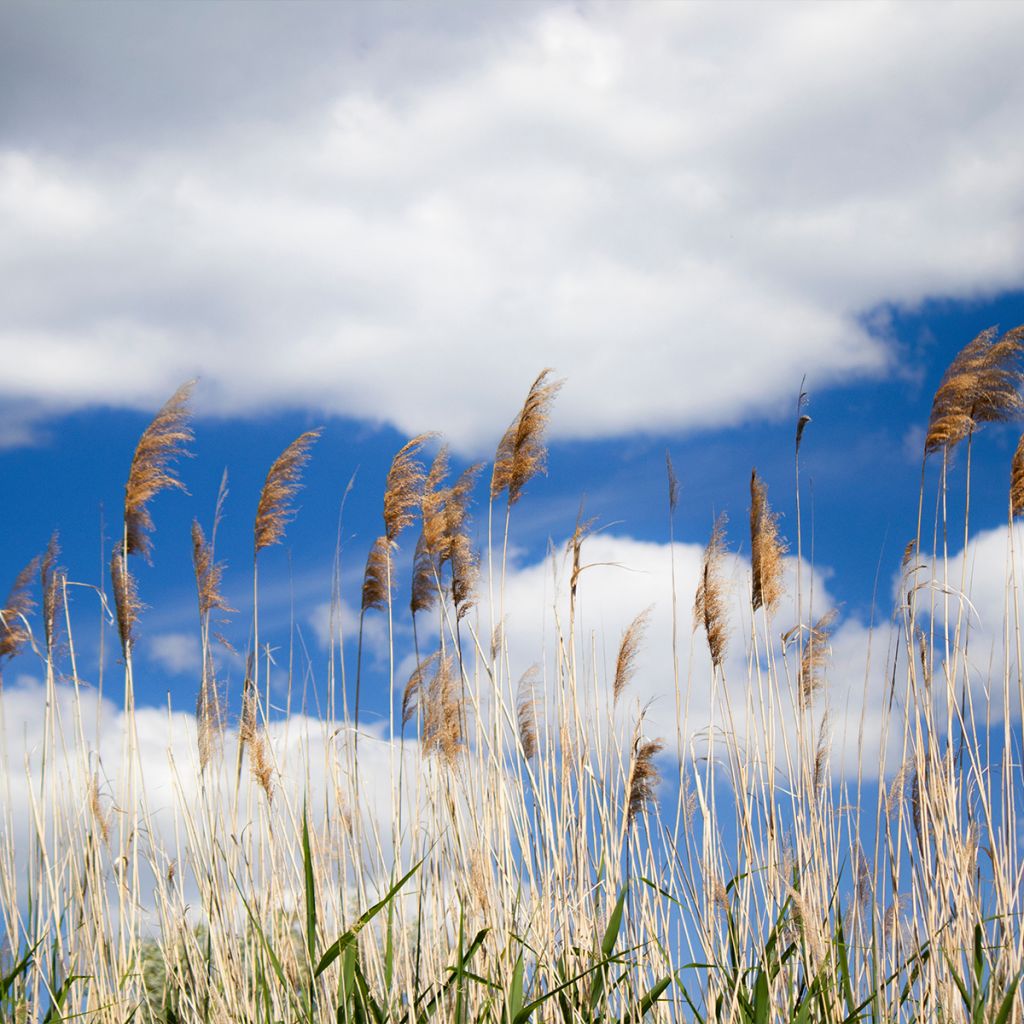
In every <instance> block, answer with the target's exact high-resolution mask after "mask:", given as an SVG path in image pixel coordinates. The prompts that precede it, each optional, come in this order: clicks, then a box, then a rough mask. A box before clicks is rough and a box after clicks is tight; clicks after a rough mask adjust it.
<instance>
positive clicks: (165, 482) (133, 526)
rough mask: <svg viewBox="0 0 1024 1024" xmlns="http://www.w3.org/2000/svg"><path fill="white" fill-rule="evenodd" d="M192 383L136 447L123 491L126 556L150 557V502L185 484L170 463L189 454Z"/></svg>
mask: <svg viewBox="0 0 1024 1024" xmlns="http://www.w3.org/2000/svg"><path fill="white" fill-rule="evenodd" d="M195 384H196V382H195V381H194V380H191V381H188V382H187V383H185V384H182V385H181V387H180V388H178V390H177V391H175V392H174V394H173V395H171V397H170V398H169V399H168V400H167V402H166V403H165V404H164V407H163V408H162V409H161V410H160V411H159V412H158V413H157V414H156V417H155V418H154V419H153V422H152V423H150V425H149V426H148V427H146V429H145V430H144V431H143V433H142V437H140V438H139V443H138V445H136V447H135V454H134V455H133V456H132V465H131V469H130V470H129V472H128V483H127V484H126V485H125V489H124V526H125V536H126V538H127V554H129V555H133V554H135V553H136V552H138V553H139V554H141V555H143V556H144V557H146V558H148V557H149V552H150V549H151V546H152V542H151V541H150V538H149V533H150V531H151V530H152V529H153V518H152V516H150V514H149V501H150V499H151V498H153V497H154V496H155V495H156V494H158V493H159V492H160V491H162V490H165V489H166V488H168V487H176V488H178V489H179V490H182V491H183V490H185V485H184V484H183V483H182V482H181V481H180V480H179V479H178V478H177V477H176V476H175V475H174V470H173V468H172V466H171V462H172V460H173V459H175V458H176V457H178V456H181V455H188V454H189V452H188V451H187V449H186V448H185V445H187V444H188V443H189V442H190V441H191V440H192V437H193V435H192V431H191V429H190V428H189V426H188V419H189V411H188V401H189V398H190V397H191V396H192V389H193V388H194V387H195Z"/></svg>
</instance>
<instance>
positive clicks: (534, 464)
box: [491, 369, 565, 507]
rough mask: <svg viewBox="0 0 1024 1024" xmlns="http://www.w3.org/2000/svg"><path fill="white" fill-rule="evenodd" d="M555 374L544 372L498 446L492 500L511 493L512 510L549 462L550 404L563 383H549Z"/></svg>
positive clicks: (531, 388) (493, 474)
mask: <svg viewBox="0 0 1024 1024" xmlns="http://www.w3.org/2000/svg"><path fill="white" fill-rule="evenodd" d="M553 372H554V371H553V370H551V369H546V370H543V371H542V372H541V373H540V375H539V376H538V377H537V379H536V380H535V381H534V382H533V384H532V386H531V387H530V391H529V393H528V394H527V396H526V401H525V402H524V403H523V407H522V409H520V410H519V413H518V415H517V416H516V418H515V419H514V420H513V421H512V422H511V423H510V424H509V427H508V430H506V431H505V434H504V436H503V437H502V439H501V441H500V442H499V443H498V450H497V451H496V452H495V455H494V469H493V471H492V472H491V500H492V501H493V500H494V499H495V498H496V497H498V495H499V494H501V493H502V492H503V491H507V492H508V504H509V506H510V507H511V506H512V505H514V504H515V503H516V502H517V501H518V500H519V499H520V498H521V497H522V496H523V489H524V488H525V487H526V485H527V483H529V481H530V480H532V479H533V477H535V476H536V475H537V474H538V473H543V472H544V471H545V468H546V462H547V449H546V448H545V446H544V431H545V429H546V428H547V424H548V419H549V417H550V415H551V405H552V403H553V402H554V400H555V396H556V395H557V394H558V392H559V391H560V390H561V388H562V385H563V384H564V383H565V382H564V381H561V380H558V381H549V380H548V376H549V375H550V374H551V373H553Z"/></svg>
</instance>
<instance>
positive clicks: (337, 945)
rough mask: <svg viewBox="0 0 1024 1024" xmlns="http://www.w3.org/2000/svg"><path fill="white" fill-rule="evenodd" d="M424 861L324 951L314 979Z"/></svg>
mask: <svg viewBox="0 0 1024 1024" xmlns="http://www.w3.org/2000/svg"><path fill="white" fill-rule="evenodd" d="M422 863H423V860H419V861H417V862H416V864H414V865H413V866H412V868H410V869H409V871H407V872H406V873H405V874H404V875H403V876H402V877H401V878H400V879H399V880H398V881H397V882H395V884H394V885H393V886H392V887H391V888H390V889H389V890H388V892H387V894H386V895H385V896H384V898H383V899H381V900H380V901H379V902H377V903H374V905H373V906H372V907H370V908H369V910H364V911H363V913H362V914H361V915H360V917H359V920H358V921H356V923H355V924H354V925H352V927H351V928H349V930H348V931H347V932H345V933H344V934H343V935H339V936H338V938H336V939H335V940H334V942H332V943H331V944H330V945H329V946H328V947H327V949H326V950H325V951H324V955H323V956H322V957H321V958H320V962H319V963H318V964H317V966H316V970H315V971H314V972H313V977H314V978H319V977H320V975H321V974H323V973H324V971H326V970H327V968H328V967H330V966H331V964H333V963H334V961H335V960H337V959H338V957H339V956H340V955H341V954H342V953H343V952H344V951H345V949H346V948H347V947H348V946H349V944H350V943H352V942H353V941H354V940H355V938H356V936H357V935H358V934H359V933H360V932H361V931H362V930H363V929H364V928H365V927H366V926H367V925H368V924H369V923H370V922H371V921H372V920H373V919H374V918H375V917H376V916H377V915H378V914H379V913H380V912H381V911H382V910H383V909H384V908H385V907H386V906H387V905H388V904H389V903H390V902H391V901H392V900H393V899H394V898H395V895H396V894H397V893H398V890H399V889H401V888H402V886H403V885H405V883H406V882H408V881H409V879H410V878H412V876H413V875H414V874H415V873H416V872H417V871H418V870H419V867H420V865H421V864H422Z"/></svg>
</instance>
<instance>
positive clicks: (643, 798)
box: [626, 737, 665, 824]
mask: <svg viewBox="0 0 1024 1024" xmlns="http://www.w3.org/2000/svg"><path fill="white" fill-rule="evenodd" d="M664 746H665V744H664V743H663V742H662V741H661V740H641V739H639V737H638V738H637V740H636V741H635V742H634V744H633V770H632V772H631V773H630V776H629V797H628V800H627V801H626V821H627V823H628V824H632V823H633V821H634V820H635V819H636V818H637V816H638V815H639V814H641V813H642V812H643V810H644V808H645V807H647V806H648V805H649V804H653V803H655V801H656V799H657V788H658V782H659V781H660V780H661V773H660V772H659V771H658V768H657V766H656V765H655V763H654V759H655V757H656V756H657V755H658V754H659V753H661V751H662V749H663V748H664Z"/></svg>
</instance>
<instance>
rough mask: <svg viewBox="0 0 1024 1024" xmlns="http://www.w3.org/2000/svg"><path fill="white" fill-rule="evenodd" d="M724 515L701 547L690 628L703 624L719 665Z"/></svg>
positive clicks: (724, 637) (723, 630)
mask: <svg viewBox="0 0 1024 1024" xmlns="http://www.w3.org/2000/svg"><path fill="white" fill-rule="evenodd" d="M726 522H727V516H726V514H725V513H724V512H722V513H720V514H719V516H718V518H717V519H716V520H715V525H714V528H713V529H712V531H711V539H710V540H709V541H708V544H707V547H706V548H705V549H704V559H703V564H702V566H701V576H700V583H699V584H698V585H697V595H696V597H695V599H694V603H693V628H694V629H695V630H696V629H698V628H699V627H701V626H703V627H704V635H705V636H706V637H707V641H708V649H709V650H710V651H711V661H712V663H713V664H714V665H715V666H716V667H718V668H721V667H722V660H723V659H724V657H725V647H726V643H727V642H728V639H729V634H728V628H727V621H726V610H725V583H724V581H723V579H722V564H721V563H722V557H723V555H724V554H725V524H726Z"/></svg>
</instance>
